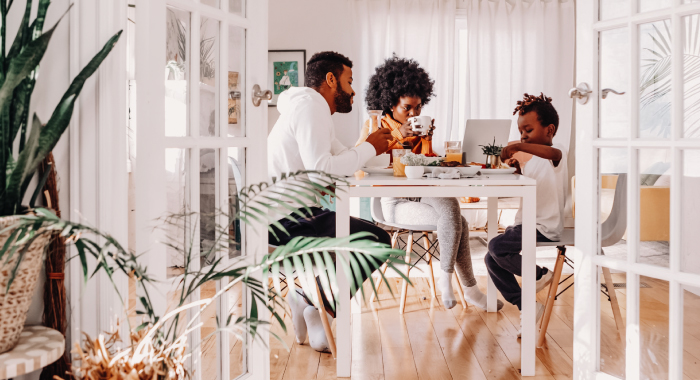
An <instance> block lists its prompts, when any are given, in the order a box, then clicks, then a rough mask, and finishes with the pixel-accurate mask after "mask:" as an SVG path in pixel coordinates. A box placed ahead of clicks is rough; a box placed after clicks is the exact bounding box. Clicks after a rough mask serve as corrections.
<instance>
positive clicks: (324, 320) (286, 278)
mask: <svg viewBox="0 0 700 380" xmlns="http://www.w3.org/2000/svg"><path fill="white" fill-rule="evenodd" d="M275 249H277V246H275V245H272V244H268V246H267V250H268V253H272V252H274V251H275ZM295 273H296V272H295ZM295 273H291V274H289V273H284V272H283V268H282V267H281V266H280V274H282V277H283V279H281V280H280V290H282V291H284V289H287V293H289V291H290V290H293V289H294V287H295V286H296V282H295ZM290 281H291V283H290ZM283 285H284V286H283ZM314 285H316V297H318V298H317V299H318V300H319V302H320V303H323V302H322V301H321V300H322V298H321V289H319V287H318V282H316V281H314ZM311 306H313V305H311ZM318 311H319V314H321V324H323V331H324V332H325V333H326V339H327V340H328V346H329V347H330V349H331V354H332V355H333V358H334V359H335V358H336V357H337V355H336V345H335V337H334V336H333V330H332V329H331V322H329V321H328V317H327V316H326V309H325V308H324V307H320V308H319V309H318ZM285 313H286V311H285ZM285 316H286V314H285Z"/></svg>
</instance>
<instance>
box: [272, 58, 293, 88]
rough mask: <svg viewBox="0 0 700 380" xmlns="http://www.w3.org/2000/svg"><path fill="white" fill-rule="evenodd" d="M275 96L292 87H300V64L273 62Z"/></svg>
mask: <svg viewBox="0 0 700 380" xmlns="http://www.w3.org/2000/svg"><path fill="white" fill-rule="evenodd" d="M272 67H273V74H272V75H273V79H274V88H275V90H274V94H275V95H279V94H281V93H282V92H283V91H284V90H286V89H288V88H290V87H299V62H297V61H291V62H288V61H282V62H273V63H272Z"/></svg>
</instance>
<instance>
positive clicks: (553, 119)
mask: <svg viewBox="0 0 700 380" xmlns="http://www.w3.org/2000/svg"><path fill="white" fill-rule="evenodd" d="M533 111H534V112H535V113H537V120H539V122H540V124H542V126H545V127H546V126H548V125H550V124H554V133H555V134H556V133H557V129H559V114H558V113H557V110H556V109H554V106H553V105H552V98H550V97H547V96H545V95H544V93H541V92H540V96H535V95H530V94H527V93H525V94H524V95H523V100H518V105H517V106H516V107H515V111H513V115H515V114H520V116H522V115H525V114H526V113H529V112H533Z"/></svg>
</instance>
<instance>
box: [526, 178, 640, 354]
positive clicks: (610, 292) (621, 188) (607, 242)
mask: <svg viewBox="0 0 700 380" xmlns="http://www.w3.org/2000/svg"><path fill="white" fill-rule="evenodd" d="M600 229H601V232H600V233H601V235H600V236H601V249H600V254H601V255H603V254H605V252H604V251H603V247H610V246H612V245H615V244H617V242H619V241H620V239H622V237H623V236H624V235H625V231H626V230H627V174H617V182H616V184H615V194H614V197H613V204H612V209H611V210H610V215H609V216H608V218H607V219H606V220H605V221H604V222H603V224H601V226H600ZM574 237H575V230H574V229H573V228H565V229H564V231H563V232H562V236H561V239H560V241H556V242H537V246H538V247H557V251H558V255H557V262H556V264H555V265H554V272H553V277H552V284H551V285H550V286H549V292H548V294H547V302H546V304H545V309H544V314H543V316H542V319H541V320H540V333H539V337H538V339H537V347H542V345H543V344H544V341H545V336H546V334H547V327H548V326H549V320H550V318H551V316H552V307H553V306H554V300H556V298H557V296H559V295H560V294H561V293H563V292H564V291H566V290H567V289H569V288H570V287H571V286H572V285H573V283H572V284H570V285H569V286H567V287H566V288H565V289H564V290H562V291H561V292H559V293H557V292H558V291H559V285H561V284H562V283H564V282H565V281H566V280H568V279H569V278H571V277H572V276H573V275H570V276H569V277H567V278H566V279H564V280H563V281H560V279H561V272H562V270H563V267H564V263H565V262H566V263H567V264H568V265H569V266H572V264H573V261H571V259H570V258H568V257H566V247H567V246H573V245H574V244H575V239H574ZM572 267H573V266H572ZM602 270H603V279H604V281H605V285H604V287H605V290H606V292H607V293H606V292H603V293H604V294H606V295H607V296H608V300H609V301H610V306H611V307H612V312H613V318H614V319H615V325H616V326H617V332H618V334H619V335H620V339H622V341H624V331H625V322H624V320H623V319H622V313H621V312H620V304H619V303H618V301H617V295H616V293H615V286H614V284H613V281H612V276H611V275H610V269H609V268H605V267H603V268H602ZM601 291H602V290H601Z"/></svg>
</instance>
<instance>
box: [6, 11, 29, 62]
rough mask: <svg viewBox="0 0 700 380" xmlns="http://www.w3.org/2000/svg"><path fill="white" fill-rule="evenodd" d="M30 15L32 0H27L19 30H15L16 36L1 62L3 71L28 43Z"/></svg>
mask: <svg viewBox="0 0 700 380" xmlns="http://www.w3.org/2000/svg"><path fill="white" fill-rule="evenodd" d="M8 8H9V7H8ZM31 13H32V0H27V4H26V5H25V7H24V15H23V16H22V21H21V22H20V25H19V30H17V35H16V36H15V40H14V41H13V42H12V46H10V50H9V51H8V53H7V57H6V58H5V62H3V71H6V70H7V67H8V65H9V63H10V62H11V61H12V59H13V58H14V57H16V56H17V54H19V52H20V51H22V48H23V47H24V45H26V44H27V42H28V41H29V38H31V32H30V25H29V17H30V16H31Z"/></svg>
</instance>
